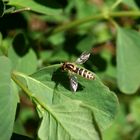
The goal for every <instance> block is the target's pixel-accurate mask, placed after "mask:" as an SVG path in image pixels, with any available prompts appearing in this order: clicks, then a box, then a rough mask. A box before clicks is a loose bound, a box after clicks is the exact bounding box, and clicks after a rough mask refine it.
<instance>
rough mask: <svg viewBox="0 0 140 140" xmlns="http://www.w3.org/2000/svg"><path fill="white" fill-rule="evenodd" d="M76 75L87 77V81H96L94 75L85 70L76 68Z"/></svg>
mask: <svg viewBox="0 0 140 140" xmlns="http://www.w3.org/2000/svg"><path fill="white" fill-rule="evenodd" d="M75 73H77V74H78V75H81V76H82V77H85V78H87V79H94V78H95V76H94V75H93V73H91V72H90V71H88V70H86V69H83V68H78V67H76V71H75Z"/></svg>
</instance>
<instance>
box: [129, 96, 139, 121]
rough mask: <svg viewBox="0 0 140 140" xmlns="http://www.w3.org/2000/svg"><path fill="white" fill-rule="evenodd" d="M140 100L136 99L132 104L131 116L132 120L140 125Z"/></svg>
mask: <svg viewBox="0 0 140 140" xmlns="http://www.w3.org/2000/svg"><path fill="white" fill-rule="evenodd" d="M139 107H140V98H134V99H133V100H132V102H131V104H130V111H131V115H132V118H133V119H134V120H135V121H136V122H137V123H138V124H140V119H139V117H140V109H139Z"/></svg>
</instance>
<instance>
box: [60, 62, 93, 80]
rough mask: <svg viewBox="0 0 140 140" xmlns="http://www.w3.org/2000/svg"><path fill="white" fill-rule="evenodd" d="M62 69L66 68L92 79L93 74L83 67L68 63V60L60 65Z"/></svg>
mask: <svg viewBox="0 0 140 140" xmlns="http://www.w3.org/2000/svg"><path fill="white" fill-rule="evenodd" d="M62 68H63V70H68V71H71V72H74V73H76V74H78V75H81V76H82V77H84V78H86V79H94V78H95V75H94V74H93V73H92V72H90V71H88V70H86V69H83V68H79V67H77V66H76V65H74V64H73V63H69V62H65V63H64V64H63V66H62Z"/></svg>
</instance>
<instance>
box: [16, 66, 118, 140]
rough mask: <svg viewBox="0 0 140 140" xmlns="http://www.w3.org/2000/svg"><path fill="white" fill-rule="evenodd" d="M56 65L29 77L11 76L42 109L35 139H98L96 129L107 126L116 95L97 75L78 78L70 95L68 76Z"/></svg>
mask: <svg viewBox="0 0 140 140" xmlns="http://www.w3.org/2000/svg"><path fill="white" fill-rule="evenodd" d="M60 66H61V64H59V65H53V66H51V67H46V68H44V69H42V70H40V71H38V72H37V73H35V74H33V75H32V76H31V77H29V76H26V75H24V74H21V73H15V74H14V75H15V77H16V79H18V81H20V82H21V83H22V84H23V85H24V86H25V87H28V90H29V94H30V96H32V98H33V99H34V100H35V101H36V102H37V103H39V104H40V105H41V106H42V107H41V108H42V109H40V110H41V112H42V117H43V120H42V123H41V126H40V129H39V133H38V135H39V137H40V138H41V139H42V140H45V139H46V138H47V139H50V140H65V139H67V140H71V139H79V140H85V139H88V140H93V139H96V140H98V139H101V136H100V129H101V130H103V129H105V128H106V127H108V126H109V125H110V124H111V122H112V121H113V119H114V116H115V115H116V111H117V104H118V102H117V98H116V96H115V95H114V94H113V93H112V92H111V91H110V90H109V89H108V88H107V87H106V86H104V85H103V84H102V83H101V81H100V79H99V78H98V77H97V76H96V80H86V79H84V78H81V77H78V80H79V88H78V91H77V92H76V93H73V92H71V91H70V87H69V78H68V75H67V73H65V72H62V71H61V69H60Z"/></svg>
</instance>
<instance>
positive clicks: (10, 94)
mask: <svg viewBox="0 0 140 140" xmlns="http://www.w3.org/2000/svg"><path fill="white" fill-rule="evenodd" d="M11 67H12V66H11V62H10V60H9V59H8V58H7V57H3V56H1V57H0V108H1V110H0V139H1V140H9V139H10V137H11V135H12V132H13V125H14V120H15V113H16V106H17V102H18V97H17V94H16V93H17V89H16V86H15V84H14V83H13V81H11Z"/></svg>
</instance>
